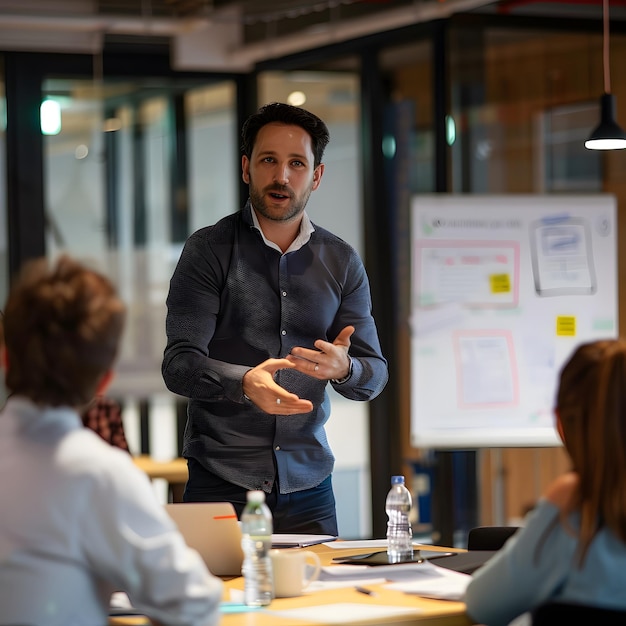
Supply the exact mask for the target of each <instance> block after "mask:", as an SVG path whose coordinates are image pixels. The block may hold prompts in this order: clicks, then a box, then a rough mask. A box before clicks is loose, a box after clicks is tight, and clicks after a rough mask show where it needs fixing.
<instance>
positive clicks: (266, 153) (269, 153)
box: [259, 150, 309, 162]
mask: <svg viewBox="0 0 626 626" xmlns="http://www.w3.org/2000/svg"><path fill="white" fill-rule="evenodd" d="M276 154H277V153H276V151H275V150H261V151H260V152H259V157H267V156H276ZM287 156H288V157H289V158H290V159H298V161H307V162H308V161H309V159H308V157H307V156H306V155H304V154H299V153H297V152H293V153H291V154H289V155H287Z"/></svg>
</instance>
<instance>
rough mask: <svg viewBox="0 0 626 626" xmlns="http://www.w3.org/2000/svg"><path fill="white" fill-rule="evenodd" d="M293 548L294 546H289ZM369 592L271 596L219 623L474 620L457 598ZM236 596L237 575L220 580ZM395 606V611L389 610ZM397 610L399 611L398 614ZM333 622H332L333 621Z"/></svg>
mask: <svg viewBox="0 0 626 626" xmlns="http://www.w3.org/2000/svg"><path fill="white" fill-rule="evenodd" d="M424 548H428V549H429V550H441V551H445V552H447V551H450V549H448V548H437V547H434V546H424ZM289 549H290V550H296V549H299V548H289ZM306 549H307V550H312V551H314V552H316V553H317V554H318V556H319V557H320V561H321V564H322V565H323V566H324V565H329V564H331V562H332V559H333V558H334V557H339V556H344V555H347V554H358V553H365V552H371V551H372V548H360V549H334V548H331V547H329V546H326V545H324V544H320V545H316V546H312V547H308V548H306ZM367 589H369V590H371V591H372V592H373V595H366V594H363V593H361V592H359V591H357V590H356V589H355V588H354V587H339V588H334V589H327V590H322V591H314V592H309V593H306V592H305V593H304V594H303V595H301V596H299V597H296V598H276V599H274V600H273V601H272V603H271V604H270V605H269V606H268V607H265V608H263V609H260V610H252V611H248V612H237V613H224V614H222V617H221V620H220V626H328V625H329V624H343V625H346V626H373V625H374V624H380V625H384V626H469V625H471V624H474V623H475V622H473V621H472V620H471V619H470V618H469V617H468V616H467V615H466V613H465V605H464V604H463V603H462V602H454V601H449V600H433V599H428V598H423V597H420V596H416V595H412V594H406V593H404V592H401V591H396V590H392V589H387V588H385V585H383V584H378V585H369V584H368V585H367ZM231 590H235V594H237V596H240V595H241V594H240V592H241V590H243V578H242V577H240V576H238V577H235V578H230V579H225V580H224V600H225V601H229V600H232V599H233V598H231V596H230V591H231ZM394 609H397V611H394ZM400 611H403V612H400ZM333 620H334V621H333ZM109 623H110V624H111V625H112V626H113V625H115V626H143V625H146V624H150V622H149V621H148V620H146V619H145V618H141V617H117V618H111V619H110V622H109Z"/></svg>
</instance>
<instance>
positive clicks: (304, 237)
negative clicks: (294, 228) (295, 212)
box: [250, 204, 315, 254]
mask: <svg viewBox="0 0 626 626" xmlns="http://www.w3.org/2000/svg"><path fill="white" fill-rule="evenodd" d="M250 208H251V209H252V210H251V211H250V212H251V213H252V223H253V225H254V227H255V228H257V229H258V231H259V232H260V233H261V237H263V241H264V242H265V245H266V246H269V247H270V248H274V250H278V251H279V252H280V253H281V254H283V251H282V250H281V249H280V248H279V247H278V246H277V245H276V244H275V243H274V242H273V241H270V240H269V239H267V238H266V237H265V234H264V233H263V229H262V228H261V224H259V218H258V217H257V214H256V209H255V208H254V207H253V206H252V204H251V205H250ZM314 232H315V227H314V226H313V222H311V220H310V219H309V216H308V215H307V212H306V211H303V212H302V221H301V222H300V230H299V231H298V235H297V236H296V238H295V239H294V240H293V241H292V242H291V245H290V246H289V247H288V248H287V250H285V254H287V252H295V251H296V250H299V249H300V248H302V246H304V245H305V244H307V243H308V242H309V239H311V234H312V233H314Z"/></svg>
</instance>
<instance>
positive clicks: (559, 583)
mask: <svg viewBox="0 0 626 626" xmlns="http://www.w3.org/2000/svg"><path fill="white" fill-rule="evenodd" d="M558 515H559V510H558V508H557V507H556V506H555V505H554V504H552V503H551V502H548V501H547V500H540V501H539V503H538V505H537V507H536V508H535V509H534V510H533V511H531V512H530V513H529V514H528V517H527V519H526V520H525V524H524V527H523V528H522V529H521V530H519V531H518V532H517V533H516V534H515V535H514V536H513V537H512V538H511V539H509V540H508V541H507V543H506V544H505V546H504V547H503V548H502V550H500V551H499V552H498V554H497V555H496V556H494V557H493V558H492V559H491V560H490V561H489V562H488V563H487V564H486V565H484V566H483V567H481V568H480V569H479V570H478V571H477V572H476V573H475V574H474V577H473V579H472V581H471V582H470V584H469V586H468V588H467V592H466V598H465V602H466V606H467V612H468V614H469V615H470V616H471V617H472V618H473V619H474V620H475V621H477V622H479V623H481V624H486V625H487V626H499V625H503V626H504V625H505V624H508V623H509V622H510V621H511V620H512V619H514V618H515V617H517V616H518V615H521V614H522V613H525V612H527V611H532V610H533V609H535V608H536V607H537V606H539V605H540V604H543V603H544V602H546V601H547V600H563V601H567V602H578V603H580V604H590V605H594V606H601V607H606V608H611V609H622V610H626V578H625V572H626V544H624V543H623V542H622V541H620V540H619V539H618V538H617V537H616V536H615V535H614V534H613V533H611V532H610V531H608V530H602V531H600V532H599V533H598V534H597V535H596V537H595V538H594V540H593V542H592V543H591V546H590V547H589V550H588V552H587V556H586V558H585V561H584V564H583V567H582V568H579V567H578V562H577V554H576V547H577V540H576V536H575V533H576V532H577V531H578V528H579V515H578V514H572V515H571V516H570V518H569V520H570V524H571V527H572V530H569V529H566V528H565V527H564V526H563V524H561V523H560V522H558V521H556V523H555V520H558Z"/></svg>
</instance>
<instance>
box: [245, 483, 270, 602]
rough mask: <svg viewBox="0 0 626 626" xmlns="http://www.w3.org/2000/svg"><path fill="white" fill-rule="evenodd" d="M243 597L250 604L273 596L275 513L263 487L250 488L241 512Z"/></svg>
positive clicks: (267, 599)
mask: <svg viewBox="0 0 626 626" xmlns="http://www.w3.org/2000/svg"><path fill="white" fill-rule="evenodd" d="M241 533H242V535H243V537H242V539H241V548H242V550H243V566H242V568H241V573H242V574H243V577H244V601H245V603H246V604H247V605H248V606H266V605H268V604H269V603H270V602H271V601H272V599H273V597H274V583H273V578H272V562H271V560H270V556H269V551H270V549H271V547H272V513H271V512H270V510H269V508H268V506H267V504H265V493H264V492H263V491H248V494H247V504H246V506H245V508H244V510H243V513H242V514H241Z"/></svg>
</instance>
